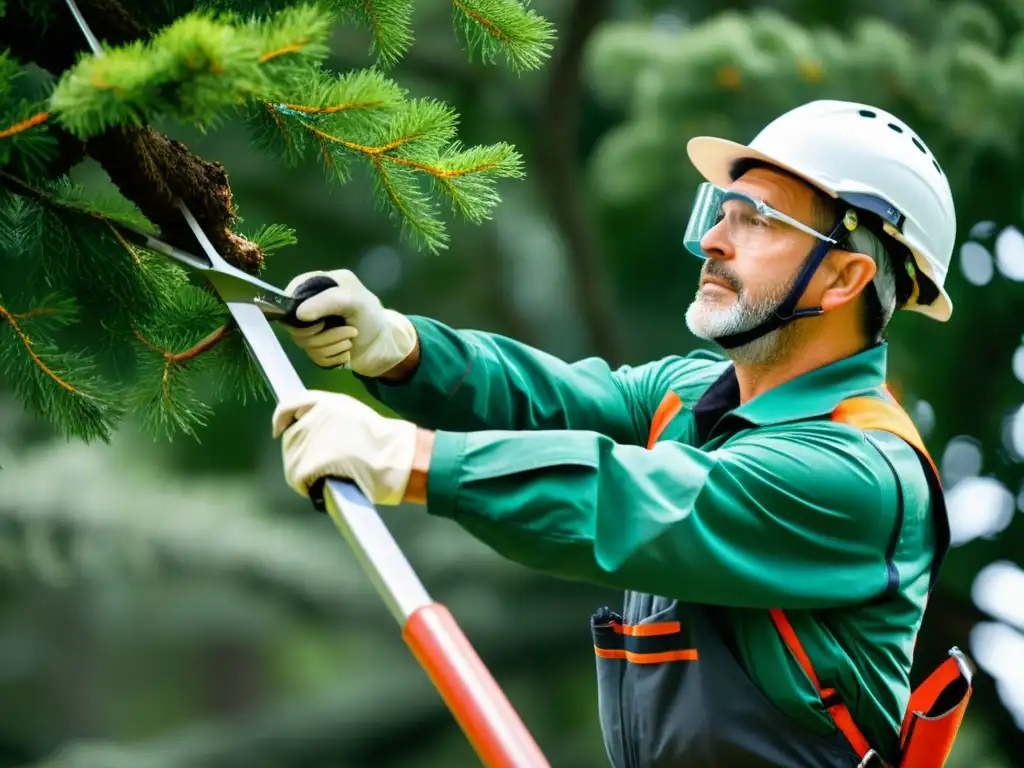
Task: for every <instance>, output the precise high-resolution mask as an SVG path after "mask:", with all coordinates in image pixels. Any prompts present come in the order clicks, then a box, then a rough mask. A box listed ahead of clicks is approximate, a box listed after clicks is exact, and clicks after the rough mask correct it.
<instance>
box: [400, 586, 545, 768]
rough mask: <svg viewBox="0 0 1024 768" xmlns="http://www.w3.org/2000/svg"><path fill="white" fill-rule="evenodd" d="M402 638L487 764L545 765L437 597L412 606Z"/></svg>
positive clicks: (500, 767) (496, 767)
mask: <svg viewBox="0 0 1024 768" xmlns="http://www.w3.org/2000/svg"><path fill="white" fill-rule="evenodd" d="M402 638H403V639H404V640H405V642H406V644H407V645H408V646H409V648H410V649H411V650H412V652H413V654H414V655H415V656H416V658H417V660H418V661H419V662H420V664H421V665H422V666H423V669H424V670H426V672H427V674H428V675H429V676H430V679H431V681H432V682H433V683H434V686H435V687H436V688H437V690H438V692H439V693H440V694H441V697H442V698H443V699H444V701H445V703H446V704H447V705H448V709H449V710H451V713H452V714H453V715H454V716H455V720H456V721H457V722H458V724H459V726H461V728H462V731H463V733H465V735H466V738H467V739H469V742H470V744H472V745H473V749H474V750H475V751H476V753H477V755H478V756H479V757H480V759H481V760H482V761H483V764H484V765H485V766H487V768H549V764H548V761H547V760H546V759H545V757H544V755H543V754H542V753H541V751H540V748H539V747H538V746H537V744H536V742H534V740H533V738H532V737H531V736H530V732H529V731H528V730H527V729H526V726H525V725H524V724H523V722H522V720H520V719H519V716H518V715H517V714H516V711H515V710H514V709H513V708H512V705H511V704H510V703H509V700H508V699H507V698H506V696H505V694H504V693H503V692H502V690H501V688H499V687H498V684H497V682H496V681H495V680H494V678H493V677H492V676H491V674H490V672H488V670H487V667H485V666H484V663H483V662H482V661H481V660H480V657H479V656H478V655H477V654H476V651H474V650H473V646H472V645H470V643H469V640H468V639H467V638H466V636H465V635H464V634H463V633H462V630H461V629H459V626H458V624H456V622H455V619H454V618H453V617H452V614H451V612H450V611H449V610H448V609H447V608H446V607H445V606H444V605H442V604H440V603H431V604H429V605H424V606H423V607H421V608H418V609H417V610H416V611H414V612H413V613H412V614H411V615H410V616H409V618H408V620H407V621H406V622H405V626H403V627H402Z"/></svg>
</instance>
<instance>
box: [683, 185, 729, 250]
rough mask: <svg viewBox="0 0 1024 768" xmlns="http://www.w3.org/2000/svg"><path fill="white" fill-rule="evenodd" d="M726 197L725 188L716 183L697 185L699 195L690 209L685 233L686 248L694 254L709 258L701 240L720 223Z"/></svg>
mask: <svg viewBox="0 0 1024 768" xmlns="http://www.w3.org/2000/svg"><path fill="white" fill-rule="evenodd" d="M724 198H725V190H723V189H719V188H718V187H716V186H715V185H714V184H710V183H708V182H705V183H703V184H701V185H700V186H699V187H697V196H696V198H694V201H693V208H692V210H691V211H690V221H689V223H688V224H687V225H686V234H685V235H683V242H684V243H685V245H686V250H688V251H689V252H690V253H692V254H693V255H694V256H697V257H699V258H702V259H706V258H707V256H708V255H707V254H706V253H704V251H703V249H702V248H701V247H700V241H701V240H702V239H703V238H704V235H706V234H707V233H708V231H710V229H711V228H712V227H713V226H715V224H717V223H718V218H719V216H720V215H721V213H722V200H723V199H724Z"/></svg>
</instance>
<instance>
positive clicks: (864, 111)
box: [857, 109, 878, 117]
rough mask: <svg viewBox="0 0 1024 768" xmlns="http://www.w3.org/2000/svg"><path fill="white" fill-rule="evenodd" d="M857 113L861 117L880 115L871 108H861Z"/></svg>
mask: <svg viewBox="0 0 1024 768" xmlns="http://www.w3.org/2000/svg"><path fill="white" fill-rule="evenodd" d="M857 114H858V115H860V116H861V117H878V115H877V114H876V113H874V112H872V111H871V110H870V109H861V110H858V111H857Z"/></svg>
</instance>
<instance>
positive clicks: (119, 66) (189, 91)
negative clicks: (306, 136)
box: [50, 4, 334, 139]
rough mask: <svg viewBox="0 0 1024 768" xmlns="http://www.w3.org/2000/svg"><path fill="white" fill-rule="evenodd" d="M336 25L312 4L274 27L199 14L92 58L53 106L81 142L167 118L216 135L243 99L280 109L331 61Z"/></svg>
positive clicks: (281, 16)
mask: <svg viewBox="0 0 1024 768" xmlns="http://www.w3.org/2000/svg"><path fill="white" fill-rule="evenodd" d="M333 22H334V19H333V18H332V17H331V16H330V15H328V14H327V13H325V12H324V11H323V10H322V9H320V8H318V7H317V6H313V5H305V4H302V5H295V6H291V7H288V8H285V9H283V10H281V11H280V12H278V13H277V14H276V15H275V16H273V17H271V18H269V19H251V20H249V21H245V22H242V21H240V20H239V19H237V18H236V17H235V16H234V15H232V14H220V15H214V14H211V13H209V12H196V13H192V14H188V15H187V16H183V17H181V18H180V19H177V20H176V21H175V22H174V23H173V24H171V25H170V26H168V27H165V28H164V29H162V30H160V31H159V32H158V33H157V34H156V35H154V36H153V37H152V38H150V39H148V40H145V41H138V42H134V43H131V44H129V45H124V46H120V47H117V48H112V49H110V50H108V51H107V53H106V55H104V56H103V57H102V58H97V57H94V56H87V57H84V58H83V59H81V60H80V61H79V63H78V64H76V65H75V66H74V67H72V68H71V69H70V70H68V71H67V72H66V73H65V74H64V75H63V76H62V77H61V78H60V81H59V83H58V84H57V87H56V88H55V89H54V91H53V94H52V96H51V98H50V107H51V109H52V110H53V111H54V112H55V113H56V114H57V120H58V121H59V122H60V124H61V125H62V126H63V127H64V128H66V129H67V130H68V131H69V132H71V133H72V134H74V135H75V136H78V137H80V138H82V139H88V138H92V137H93V136H95V135H97V134H99V133H101V132H103V131H104V130H106V129H108V128H110V127H112V126H119V125H124V124H136V125H142V124H144V123H147V122H152V121H153V120H155V119H156V118H157V117H158V116H161V115H167V116H170V117H172V118H174V119H177V120H180V121H181V122H184V123H190V124H196V125H200V126H203V127H207V126H210V125H213V124H215V122H216V121H217V120H218V118H219V117H220V116H221V113H222V111H223V110H225V109H226V108H228V107H233V106H234V105H235V104H237V103H238V102H239V101H240V100H242V99H246V98H252V97H255V98H258V99H263V100H267V99H270V100H281V99H284V98H286V96H287V94H288V93H289V92H290V90H291V89H292V87H293V86H294V81H295V78H296V77H298V76H300V75H304V74H306V73H308V71H309V68H310V66H311V65H318V64H319V63H320V61H321V60H322V59H323V58H324V57H325V56H326V55H327V47H326V44H325V43H326V39H327V36H328V34H329V33H330V30H331V27H332V25H333Z"/></svg>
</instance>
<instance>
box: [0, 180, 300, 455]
mask: <svg viewBox="0 0 1024 768" xmlns="http://www.w3.org/2000/svg"><path fill="white" fill-rule="evenodd" d="M0 182H4V183H7V184H8V185H14V186H15V191H16V192H17V193H18V194H17V195H14V194H7V195H4V196H0V215H2V216H3V217H4V218H3V219H0V221H2V223H3V224H4V226H2V227H0V231H2V232H3V237H2V238H0V256H4V257H7V258H16V259H19V260H21V261H23V262H25V263H26V264H31V265H32V267H31V268H29V269H25V270H23V271H22V272H21V273H20V274H19V286H18V289H19V291H20V292H21V293H22V294H24V295H26V296H28V297H32V296H34V295H35V294H36V293H38V292H39V291H40V290H41V288H42V287H43V286H45V285H46V284H47V283H48V282H49V281H50V280H53V279H54V278H55V277H56V278H57V279H58V280H59V282H60V283H62V284H64V285H67V286H68V287H69V288H72V289H73V288H76V287H77V288H78V290H77V291H76V294H77V295H79V296H80V297H83V299H84V303H83V299H80V300H79V301H78V302H77V303H76V302H71V301H70V300H68V301H64V302H57V303H53V302H49V303H40V300H35V299H31V298H30V299H28V300H23V302H25V301H27V302H28V303H27V306H29V307H45V308H46V309H47V312H45V313H39V312H36V313H33V314H31V315H29V319H31V320H33V321H34V322H36V323H38V322H40V321H41V320H42V319H45V320H46V321H47V322H49V323H51V324H53V323H57V322H59V323H61V324H62V325H63V326H70V325H72V324H74V323H76V322H78V321H80V320H81V321H82V322H81V323H80V325H82V326H84V327H85V328H86V329H89V330H88V331H87V332H86V333H84V334H81V335H82V336H84V337H86V338H88V344H89V346H90V347H91V348H92V349H93V350H95V352H96V354H99V353H100V352H103V351H106V352H116V351H122V353H123V348H124V347H126V346H130V347H131V348H133V349H134V363H135V370H134V379H133V383H132V384H131V385H130V386H129V385H122V384H120V383H118V382H116V381H114V380H111V379H107V378H103V377H100V376H99V374H98V373H97V364H96V361H95V359H94V358H95V355H94V357H93V358H89V357H86V356H84V355H83V354H75V355H65V354H61V353H58V352H57V351H56V350H57V346H56V343H55V342H54V341H53V340H52V339H51V338H50V337H49V336H37V335H36V332H35V331H33V332H32V334H31V335H30V334H29V333H28V331H26V330H25V328H23V327H22V326H23V323H21V322H19V315H18V314H17V313H15V312H14V311H12V310H6V315H4V314H3V313H0V319H5V320H6V321H7V325H8V326H9V327H10V329H11V332H12V333H13V334H14V338H13V339H11V338H8V339H7V340H6V341H7V343H2V342H0V370H2V371H5V372H9V373H10V374H11V380H13V381H16V382H19V383H20V385H21V387H22V389H20V390H19V392H20V393H21V394H22V395H23V397H24V399H25V401H26V402H27V403H29V404H32V405H33V406H34V407H35V408H36V410H37V411H38V412H39V413H41V414H44V415H45V416H46V417H47V418H50V419H51V421H52V420H53V419H54V415H53V414H51V412H50V410H48V409H51V408H54V409H57V410H56V413H58V414H60V416H59V418H58V421H57V423H56V425H57V426H58V428H59V429H61V431H62V432H64V433H65V434H68V435H75V436H79V437H82V438H84V439H92V438H96V437H99V438H102V439H104V440H106V439H108V438H109V435H110V432H111V431H112V430H113V429H114V427H115V424H116V422H117V420H118V419H119V418H120V417H122V416H123V415H124V414H125V412H126V411H135V412H138V413H141V414H142V415H143V424H144V426H146V427H147V428H148V429H149V430H150V431H151V432H152V433H153V434H156V435H163V436H171V435H173V434H174V433H176V432H182V433H185V434H189V435H193V436H195V435H196V431H195V429H196V427H197V426H200V425H202V424H203V423H205V418H206V417H207V415H208V414H209V411H210V404H209V403H208V402H204V401H203V400H202V399H201V398H200V396H199V394H198V392H199V391H200V390H201V389H202V390H209V389H211V387H210V386H209V382H208V379H213V380H214V381H215V382H219V383H218V384H217V386H214V387H212V389H213V390H214V391H215V392H216V393H217V394H219V395H220V396H221V397H241V398H243V399H244V398H245V397H248V396H251V395H256V396H265V395H266V389H265V384H264V382H263V379H262V377H261V376H260V375H259V374H258V371H257V370H256V368H255V365H254V363H253V361H252V360H251V359H250V357H249V355H248V353H247V351H246V350H245V348H244V345H243V344H242V343H241V341H240V340H238V341H237V342H236V343H233V344H230V343H228V340H230V339H231V337H232V336H237V335H238V333H237V330H235V329H233V327H231V328H229V327H226V324H227V323H228V321H229V315H228V313H227V310H226V309H225V307H224V306H223V305H222V304H221V303H220V302H219V300H217V299H216V298H215V297H214V296H213V295H212V294H211V293H210V292H209V291H208V290H206V289H201V288H197V287H195V286H192V285H190V284H189V276H188V275H187V274H185V273H184V272H183V271H182V270H181V269H180V268H178V267H177V266H176V265H174V264H171V263H169V262H167V261H166V260H165V259H164V257H163V256H161V255H159V254H154V253H150V252H148V251H147V250H145V249H142V248H138V247H136V246H133V245H131V244H129V243H128V242H127V241H126V240H125V239H124V238H123V237H122V236H121V235H120V234H119V232H118V225H119V224H121V223H129V224H132V225H133V226H136V227H139V228H141V229H143V230H149V231H152V227H151V226H150V225H149V224H148V222H146V221H145V220H144V219H143V218H142V217H141V215H140V214H138V211H137V210H134V209H130V208H128V209H126V208H124V207H123V204H124V203H125V201H124V200H123V198H120V197H119V196H115V197H111V198H110V199H108V200H104V198H103V197H102V196H97V195H95V194H92V195H91V197H90V199H89V201H88V203H86V202H85V201H84V199H83V198H84V192H83V190H81V189H80V188H77V187H74V186H73V185H70V184H68V183H67V182H64V183H62V184H53V185H50V186H49V187H48V188H47V189H46V190H41V189H37V188H34V187H31V186H30V185H27V184H24V183H22V184H20V185H18V184H15V182H16V180H12V178H11V177H10V176H9V175H6V174H3V173H0ZM104 202H106V203H107V207H106V208H104V207H103V204H104ZM255 237H257V238H259V239H260V240H261V241H262V242H264V243H265V244H266V246H267V247H268V248H271V249H274V248H278V247H281V246H283V245H285V244H289V243H291V242H294V234H293V233H292V232H291V231H290V230H288V229H287V228H284V227H280V226H276V227H269V228H265V229H263V230H261V231H260V232H257V233H256V235H255ZM69 251H70V253H72V254H74V258H69V255H70V254H69ZM12 290H14V287H13V286H10V287H7V288H4V286H3V283H2V282H0V295H3V293H4V291H12ZM80 315H81V317H79V316H80ZM218 329H219V330H218ZM42 330H45V329H41V331H42ZM211 334H212V335H211ZM14 341H17V342H20V344H15V343H13V342H14ZM30 363H31V364H32V365H34V369H35V373H34V374H33V375H28V373H27V372H26V365H28V364H30ZM204 377H205V378H204ZM222 378H223V379H226V380H227V381H222ZM101 392H102V393H104V395H102V396H101V395H100V394H99V393H101ZM76 394H77V395H78V399H72V400H70V401H68V398H69V397H71V396H72V395H76ZM97 402H99V403H103V404H104V407H98V406H96V405H95V403H97ZM111 402H117V403H120V404H121V405H120V406H119V407H118V408H113V407H111V406H109V403H111ZM73 406H74V407H73Z"/></svg>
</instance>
